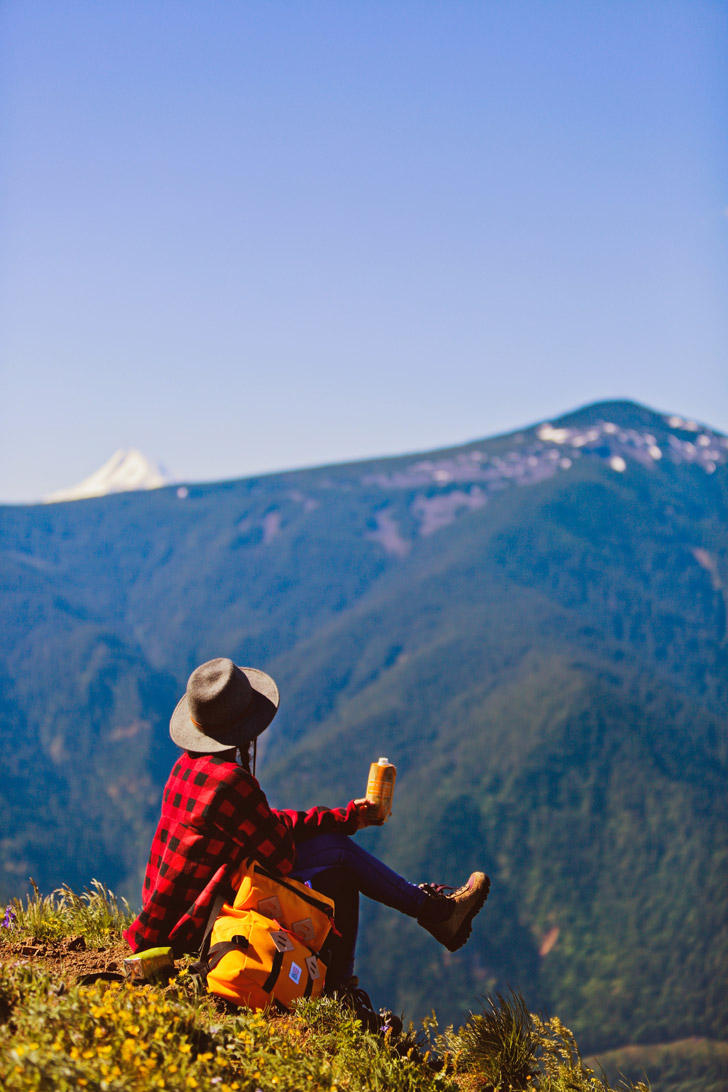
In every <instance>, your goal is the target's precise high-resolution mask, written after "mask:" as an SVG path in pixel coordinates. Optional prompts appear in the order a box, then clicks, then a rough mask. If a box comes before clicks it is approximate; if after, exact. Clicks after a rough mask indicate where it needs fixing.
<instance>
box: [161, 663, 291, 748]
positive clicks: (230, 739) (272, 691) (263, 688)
mask: <svg viewBox="0 0 728 1092" xmlns="http://www.w3.org/2000/svg"><path fill="white" fill-rule="evenodd" d="M239 670H240V671H242V672H243V674H244V675H245V676H246V677H247V679H248V682H249V683H250V685H251V687H252V688H253V698H252V701H251V703H250V705H249V706H248V708H247V709H246V711H245V717H244V718H243V719H242V720H241V721H240V722H239V723H238V724H235V725H231V726H229V727H226V728H225V730H224V731H222V730H221V731H216V732H215V735H210V734H209V733H210V729H207V730H203V729H202V728H198V727H197V725H196V724H195V723H194V722H193V721H192V720H191V718H190V711H189V708H188V706H187V694H184V695H183V696H182V697H181V698H180V700H179V701H178V702H177V708H176V709H175V711H174V713H173V714H172V719H171V720H170V722H169V734H170V736H171V737H172V739H173V740H174V742H175V743H176V744H177V746H178V747H182V748H183V749H184V750H185V751H195V752H197V753H198V754H215V753H216V752H217V751H229V750H230V748H231V747H241V746H244V745H245V744H246V743H252V741H253V740H254V739H257V738H258V736H259V735H260V733H261V732H264V731H265V729H266V728H267V727H268V725H269V724H270V722H271V721H272V720H273V717H274V716H275V715H276V713H277V712H278V705H279V703H280V694H279V693H278V687H277V686H276V684H275V682H274V681H273V679H272V678H271V677H270V675H266V673H265V672H264V671H259V670H258V669H257V668H256V667H239Z"/></svg>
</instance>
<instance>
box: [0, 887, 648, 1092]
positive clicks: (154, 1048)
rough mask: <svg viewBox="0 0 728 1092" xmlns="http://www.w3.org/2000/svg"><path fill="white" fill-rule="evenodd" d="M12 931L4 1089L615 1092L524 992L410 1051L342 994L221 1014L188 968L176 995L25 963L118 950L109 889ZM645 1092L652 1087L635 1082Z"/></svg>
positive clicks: (32, 911)
mask: <svg viewBox="0 0 728 1092" xmlns="http://www.w3.org/2000/svg"><path fill="white" fill-rule="evenodd" d="M9 909H10V911H11V912H10V913H6V917H5V923H4V925H3V926H2V927H0V1087H2V1088H3V1089H4V1090H5V1092H77V1090H78V1089H88V1090H89V1092H149V1090H153V1089H163V1090H166V1092H189V1090H194V1089H204V1090H206V1092H207V1090H215V1092H279V1090H283V1089H285V1090H286V1092H312V1090H325V1092H344V1090H347V1092H486V1090H488V1089H490V1090H497V1092H509V1090H516V1089H536V1090H537V1092H614V1090H612V1089H611V1086H610V1085H609V1084H608V1083H607V1081H606V1080H605V1079H603V1078H602V1077H598V1076H597V1075H596V1074H595V1073H594V1071H593V1070H591V1069H590V1068H589V1067H587V1066H586V1065H585V1064H584V1063H583V1062H582V1059H581V1056H580V1054H579V1050H578V1047H577V1045H576V1042H575V1040H574V1037H573V1035H572V1034H571V1032H570V1031H569V1030H568V1029H567V1028H564V1027H563V1026H562V1025H561V1024H560V1023H559V1022H558V1020H548V1021H545V1020H542V1019H541V1018H539V1017H537V1016H533V1015H532V1014H530V1013H529V1012H528V1010H527V1008H526V1006H525V1004H524V1002H523V999H522V998H521V997H520V996H518V995H517V994H515V993H512V994H511V995H510V996H509V997H507V998H504V997H501V996H498V997H496V998H493V997H486V998H485V999H484V1004H483V1008H482V1011H481V1012H479V1013H474V1014H471V1016H470V1018H469V1020H468V1022H467V1023H466V1025H465V1026H464V1027H463V1028H461V1029H460V1031H459V1032H455V1031H454V1029H453V1028H448V1029H447V1031H446V1032H445V1033H444V1034H442V1035H439V1036H438V1035H435V1034H434V1029H436V1019H435V1018H434V1014H433V1018H432V1019H431V1020H430V1021H428V1022H426V1023H425V1025H424V1026H423V1029H422V1030H421V1031H419V1032H418V1031H416V1029H415V1028H414V1027H413V1026H412V1025H410V1027H409V1030H408V1032H407V1033H406V1034H405V1035H404V1036H403V1037H401V1038H400V1039H399V1040H398V1041H397V1040H394V1039H392V1037H391V1035H390V1034H387V1035H385V1036H384V1037H380V1036H376V1035H372V1034H370V1033H367V1032H366V1031H364V1030H363V1028H362V1026H361V1024H360V1022H359V1021H358V1020H357V1019H356V1017H355V1016H354V1014H353V1013H352V1012H351V1011H349V1010H347V1009H344V1008H342V1007H341V1006H340V1004H339V1003H338V1001H337V1000H336V999H335V998H332V997H323V998H319V999H317V1000H315V1001H307V1002H303V1003H302V1004H301V1005H300V1006H299V1007H298V1009H297V1010H296V1011H295V1012H294V1013H286V1014H273V1013H260V1012H258V1013H256V1012H250V1011H248V1010H245V1009H235V1010H231V1009H230V1008H226V1009H225V1010H223V1009H222V1008H221V1007H220V1006H219V1005H218V1003H217V1002H216V1000H215V999H214V998H212V997H209V996H207V995H205V994H200V992H199V990H198V988H197V985H196V980H195V978H194V977H193V976H191V975H190V974H189V972H188V970H187V968H186V966H185V962H189V960H187V961H183V962H182V964H181V966H180V969H179V974H178V975H177V976H176V978H174V979H173V980H172V982H170V984H169V985H167V986H165V987H161V986H152V985H145V986H141V987H132V986H130V985H128V984H127V983H125V982H116V981H113V982H107V981H97V982H95V983H93V984H92V985H78V984H74V983H72V982H70V983H69V982H67V981H64V980H63V977H62V975H60V974H58V973H57V972H55V973H50V972H49V971H48V970H47V969H45V968H44V967H43V966H42V965H30V964H28V963H27V961H25V960H23V959H22V958H18V956H17V954H16V953H17V951H18V947H19V946H16V945H15V944H14V942H15V941H18V940H20V939H22V937H23V936H25V935H26V934H27V933H31V934H32V935H33V936H35V937H37V938H42V937H45V938H48V939H50V940H57V939H61V938H62V937H64V936H68V935H75V934H80V935H82V936H84V939H85V940H86V943H87V946H88V947H89V948H90V947H94V946H95V947H97V948H100V949H103V948H106V947H108V946H110V945H112V944H117V943H119V941H120V939H121V936H120V932H121V930H122V929H123V927H124V925H125V924H126V922H127V921H128V917H129V911H128V907H125V906H124V905H122V904H120V903H119V901H118V900H117V899H116V897H115V896H114V894H113V893H112V892H110V891H109V890H108V889H107V888H105V887H104V886H103V885H102V884H99V883H94V884H92V887H91V889H90V890H86V891H84V892H83V893H82V894H81V895H76V894H74V892H73V891H71V890H70V889H69V888H68V887H62V888H60V889H59V890H57V891H55V892H53V894H52V895H50V896H48V897H45V898H43V897H42V896H41V895H40V893H39V892H38V891H37V890H36V891H35V893H34V895H33V896H32V897H30V898H29V899H28V900H27V901H26V903H25V904H23V903H21V902H20V901H16V902H14V903H13V904H12V905H11V907H10V908H9ZM620 1087H623V1088H632V1089H634V1092H648V1087H649V1086H648V1085H647V1084H644V1083H640V1084H637V1085H631V1084H624V1085H622V1086H620Z"/></svg>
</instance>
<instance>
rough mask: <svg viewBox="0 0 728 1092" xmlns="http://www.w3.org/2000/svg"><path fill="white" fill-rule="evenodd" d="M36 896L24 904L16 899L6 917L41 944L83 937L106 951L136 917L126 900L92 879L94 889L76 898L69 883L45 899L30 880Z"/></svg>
mask: <svg viewBox="0 0 728 1092" xmlns="http://www.w3.org/2000/svg"><path fill="white" fill-rule="evenodd" d="M31 884H32V886H33V894H32V895H28V896H27V898H26V900H25V903H23V901H22V900H21V899H14V900H13V901H12V903H11V904H10V906H9V907H8V910H7V911H6V915H7V916H8V917H9V918H12V919H13V921H14V928H15V930H16V932H17V933H21V932H22V933H27V934H29V935H30V936H32V937H34V938H35V939H36V940H39V941H53V940H58V939H59V938H61V937H68V936H74V935H82V936H83V937H84V939H85V940H86V943H87V945H88V946H89V947H90V948H107V947H109V946H110V945H111V944H114V943H116V942H118V941H119V939H120V937H121V934H122V932H123V931H124V929H126V927H127V926H128V925H130V924H131V922H132V920H133V918H134V914H133V913H132V911H131V909H130V907H129V904H128V902H127V901H126V899H118V898H117V897H116V895H115V894H114V892H113V891H110V890H109V888H108V887H107V886H106V884H103V883H101V882H100V881H99V880H92V881H91V887H90V889H89V888H85V889H84V890H83V891H82V893H81V894H80V895H77V894H76V893H75V892H74V891H72V890H71V889H70V887H68V886H67V885H66V884H64V885H63V886H62V887H59V888H57V890H55V891H53V892H51V894H50V895H46V896H43V895H41V893H40V891H39V890H38V888H37V886H36V884H35V883H34V882H33V880H31Z"/></svg>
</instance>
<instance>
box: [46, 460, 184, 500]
mask: <svg viewBox="0 0 728 1092" xmlns="http://www.w3.org/2000/svg"><path fill="white" fill-rule="evenodd" d="M172 482H173V479H172V478H171V477H170V476H169V474H167V473H166V472H165V471H164V470H163V469H162V467H161V466H160V465H159V464H158V463H155V462H154V461H153V460H152V459H148V458H147V457H146V455H143V454H142V453H141V451H138V450H137V449H136V448H134V447H132V448H119V450H118V451H116V452H114V454H113V455H112V456H111V458H110V459H109V460H108V461H107V462H105V463H104V465H103V466H102V467H99V469H98V470H96V471H95V472H94V473H93V474H91V475H89V477H88V478H84V480H83V481H82V482H79V483H78V485H72V486H70V487H69V488H68V489H59V490H57V491H56V492H55V493H49V495H48V496H47V497H44V500H45V501H46V503H53V502H54V501H70V500H82V499H83V498H84V497H103V496H106V494H107V493H127V492H130V491H132V490H135V489H159V487H160V486H162V485H171V484H172Z"/></svg>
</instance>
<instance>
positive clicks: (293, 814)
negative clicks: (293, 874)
mask: <svg viewBox="0 0 728 1092" xmlns="http://www.w3.org/2000/svg"><path fill="white" fill-rule="evenodd" d="M273 814H274V815H276V816H277V817H278V819H280V821H281V822H282V823H285V825H286V827H287V828H288V829H289V830H290V831H291V832H292V834H293V840H294V842H295V843H296V844H298V843H300V842H305V841H307V840H308V839H309V838H314V837H315V836H316V835H317V834H355V833H356V831H357V830H358V829H359V815H358V812H357V808H356V804H355V803H354V801H353V800H350V801H349V803H348V804H347V806H346V807H345V808H322V807H318V808H310V809H309V810H308V811H289V810H284V811H279V810H278V809H276V808H273Z"/></svg>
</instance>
